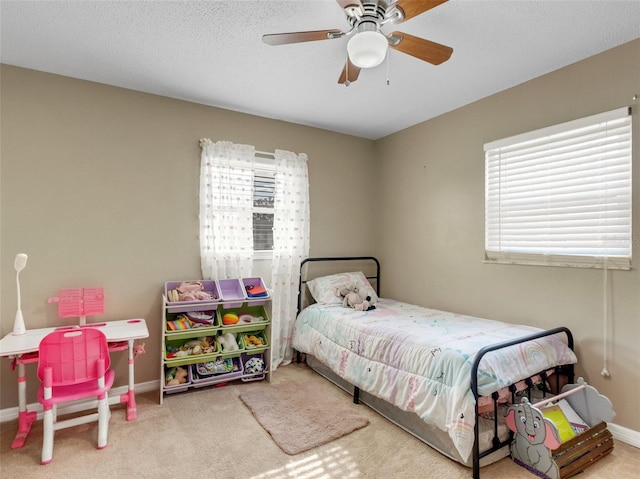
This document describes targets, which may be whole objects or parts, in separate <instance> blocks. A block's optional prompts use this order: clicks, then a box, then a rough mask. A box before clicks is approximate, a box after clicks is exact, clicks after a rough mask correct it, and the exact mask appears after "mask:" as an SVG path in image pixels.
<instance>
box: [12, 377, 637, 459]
mask: <svg viewBox="0 0 640 479" xmlns="http://www.w3.org/2000/svg"><path fill="white" fill-rule="evenodd" d="M159 387H160V382H159V381H148V382H146V383H140V384H136V393H138V394H141V393H146V392H149V391H158V388H159ZM126 392H127V386H120V387H117V388H113V389H111V394H110V397H111V400H110V401H109V402H110V403H111V404H117V403H119V402H120V395H121V394H124V393H126ZM158 394H159V393H158ZM94 402H95V403H96V407H97V404H98V403H97V401H94ZM28 409H29V411H35V412H37V413H38V419H42V406H41V405H40V403H34V404H29V405H28ZM84 409H87V401H84V402H77V403H69V405H66V406H64V407H59V408H58V414H59V415H61V416H62V415H64V414H70V413H74V412H77V411H82V410H84ZM15 419H18V408H17V407H10V408H6V409H0V423H1V422H6V421H13V420H15ZM607 427H608V428H609V431H611V434H613V438H614V439H615V440H616V441H621V442H624V443H626V444H629V445H631V446H634V447H637V448H639V449H640V431H634V430H633V429H629V428H626V427H623V426H619V425H617V424H613V423H609V424H607Z"/></svg>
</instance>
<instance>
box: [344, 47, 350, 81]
mask: <svg viewBox="0 0 640 479" xmlns="http://www.w3.org/2000/svg"><path fill="white" fill-rule="evenodd" d="M344 68H345V77H344V86H349V85H351V82H350V81H349V52H347V63H346V65H345V67H344Z"/></svg>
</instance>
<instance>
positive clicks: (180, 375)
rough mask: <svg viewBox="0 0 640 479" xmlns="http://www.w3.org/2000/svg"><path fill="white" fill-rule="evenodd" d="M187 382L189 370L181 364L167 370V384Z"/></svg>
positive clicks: (165, 377)
mask: <svg viewBox="0 0 640 479" xmlns="http://www.w3.org/2000/svg"><path fill="white" fill-rule="evenodd" d="M186 382H187V370H186V369H185V368H182V367H180V366H178V367H176V368H171V369H169V370H167V372H166V373H165V376H164V384H165V386H178V385H179V384H184V383H186Z"/></svg>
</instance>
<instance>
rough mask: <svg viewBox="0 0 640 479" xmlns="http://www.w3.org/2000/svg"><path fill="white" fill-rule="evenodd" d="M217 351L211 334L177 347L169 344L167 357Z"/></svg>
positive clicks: (181, 356) (172, 357)
mask: <svg viewBox="0 0 640 479" xmlns="http://www.w3.org/2000/svg"><path fill="white" fill-rule="evenodd" d="M215 352H217V351H216V343H215V341H214V338H213V337H211V336H207V337H202V338H196V339H191V340H189V341H187V342H185V343H183V344H181V345H180V346H178V347H176V346H173V345H169V344H167V355H166V356H167V359H174V358H183V357H186V356H196V355H198V354H211V353H215Z"/></svg>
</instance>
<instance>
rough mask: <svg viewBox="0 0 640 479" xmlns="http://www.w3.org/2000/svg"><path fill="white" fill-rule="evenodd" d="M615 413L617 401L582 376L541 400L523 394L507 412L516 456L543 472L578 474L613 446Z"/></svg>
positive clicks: (559, 478)
mask: <svg viewBox="0 0 640 479" xmlns="http://www.w3.org/2000/svg"><path fill="white" fill-rule="evenodd" d="M614 416H615V412H614V411H613V406H612V404H611V401H610V400H609V399H608V398H607V397H606V396H603V395H602V394H600V393H598V391H597V389H596V388H594V387H593V386H589V385H588V384H587V383H586V382H585V381H584V380H583V379H582V378H579V379H578V381H577V382H576V383H575V384H567V385H565V386H564V387H563V388H562V390H561V393H560V394H558V395H557V396H552V397H550V398H547V399H544V400H543V401H540V402H537V403H535V404H531V403H530V402H529V400H528V399H527V398H523V399H522V401H521V402H520V403H519V404H512V405H511V406H509V409H508V412H507V416H506V422H507V426H509V429H511V430H512V431H513V432H514V437H513V441H512V443H511V457H512V458H513V460H514V461H515V462H516V463H517V464H519V465H520V466H522V467H524V468H525V469H527V470H529V471H530V472H532V473H533V474H535V475H537V476H538V477H542V478H545V479H566V478H568V477H572V476H575V475H576V474H578V473H580V472H582V471H584V470H585V469H586V468H588V467H589V466H591V465H592V464H594V463H595V462H596V461H599V460H600V459H602V458H603V457H605V456H607V455H608V454H609V453H610V452H611V451H612V450H613V436H612V435H611V432H609V430H608V429H607V422H609V421H611V420H612V419H613V417H614Z"/></svg>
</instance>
